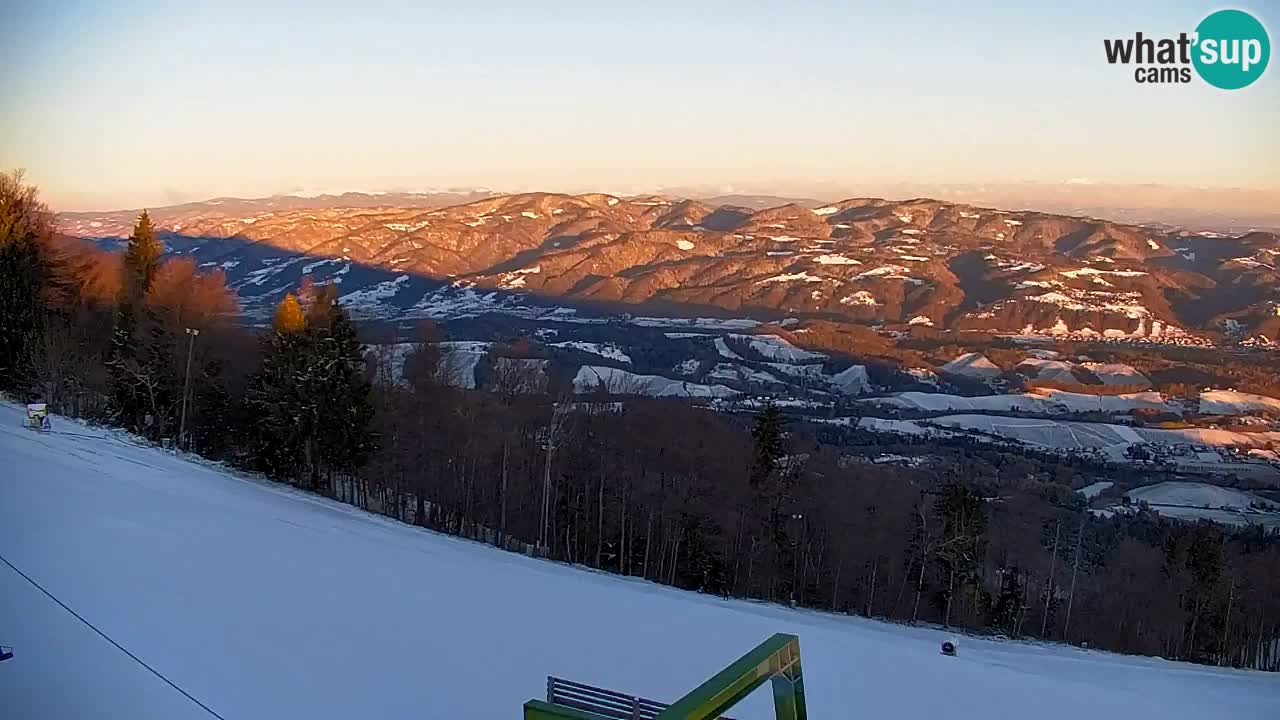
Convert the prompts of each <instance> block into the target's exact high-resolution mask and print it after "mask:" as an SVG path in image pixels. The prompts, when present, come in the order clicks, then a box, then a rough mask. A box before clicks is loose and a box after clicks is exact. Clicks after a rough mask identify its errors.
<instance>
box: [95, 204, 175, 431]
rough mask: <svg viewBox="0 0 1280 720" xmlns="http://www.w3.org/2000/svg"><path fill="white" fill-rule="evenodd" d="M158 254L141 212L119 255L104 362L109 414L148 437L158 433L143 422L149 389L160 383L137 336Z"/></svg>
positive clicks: (151, 403) (151, 355) (151, 400)
mask: <svg viewBox="0 0 1280 720" xmlns="http://www.w3.org/2000/svg"><path fill="white" fill-rule="evenodd" d="M163 252H164V246H163V245H162V244H161V243H160V241H159V240H158V239H156V235H155V228H154V227H153V226H152V224H151V216H150V215H148V214H147V211H146V210H143V211H142V214H141V215H139V216H138V222H137V224H136V225H134V228H133V234H132V235H130V236H129V245H128V248H127V249H126V250H125V254H124V268H123V277H122V278H121V284H120V295H119V297H118V298H117V299H116V314H115V322H114V324H113V327H112V331H111V357H110V359H109V361H108V365H109V367H110V370H111V405H112V412H113V414H114V415H115V417H116V419H117V421H118V422H120V424H122V425H124V426H125V427H127V428H130V429H132V430H135V431H136V430H141V431H144V432H147V433H148V434H149V435H154V434H155V433H156V432H159V430H160V429H159V428H155V427H152V426H151V425H150V424H148V423H146V422H145V421H144V418H145V417H146V416H147V415H148V414H153V413H149V410H151V409H154V408H155V406H156V405H157V404H158V399H157V398H155V397H154V389H155V388H158V387H159V384H158V383H159V379H157V378H155V377H153V373H154V372H155V371H157V370H158V369H159V368H160V365H159V364H157V361H158V358H157V357H155V348H152V349H151V351H150V352H139V347H138V346H139V338H138V337H137V331H138V327H139V324H140V323H141V321H142V319H143V318H142V314H143V313H144V312H145V308H144V300H145V298H146V295H147V291H148V290H150V289H151V284H152V282H153V281H154V280H155V276H156V271H157V270H158V269H159V266H160V255H161V253H163Z"/></svg>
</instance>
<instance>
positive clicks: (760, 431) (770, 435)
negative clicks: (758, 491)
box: [751, 403, 784, 488]
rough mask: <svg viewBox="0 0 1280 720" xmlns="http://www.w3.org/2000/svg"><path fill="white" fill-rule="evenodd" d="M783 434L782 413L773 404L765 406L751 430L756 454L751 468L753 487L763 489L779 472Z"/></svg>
mask: <svg viewBox="0 0 1280 720" xmlns="http://www.w3.org/2000/svg"><path fill="white" fill-rule="evenodd" d="M782 432H783V426H782V411H781V410H779V409H778V407H777V406H776V405H774V404H773V403H769V404H768V405H765V407H764V409H763V410H761V411H760V414H759V415H757V416H756V423H755V426H754V427H752V428H751V439H752V440H754V441H755V453H756V458H755V463H754V464H753V465H752V466H751V485H752V487H755V488H761V487H763V486H764V485H765V484H766V483H767V482H768V480H769V478H770V477H771V476H773V475H774V474H775V473H776V472H777V470H778V462H779V461H780V460H781V459H782V456H783V454H784V448H783V444H782Z"/></svg>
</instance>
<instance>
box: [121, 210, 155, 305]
mask: <svg viewBox="0 0 1280 720" xmlns="http://www.w3.org/2000/svg"><path fill="white" fill-rule="evenodd" d="M163 253H164V245H163V244H162V243H161V242H160V241H159V240H158V239H157V238H156V232H155V227H154V226H153V225H152V224H151V216H150V215H149V214H148V213H147V211H146V210H143V211H142V214H141V215H139V216H138V222H137V224H136V225H134V226H133V234H132V235H130V236H129V246H128V248H126V249H125V253H124V269H125V278H124V281H125V282H124V291H125V293H126V294H127V295H128V296H129V300H131V301H133V302H134V303H137V302H140V301H141V300H142V298H143V297H144V296H145V295H146V294H147V291H148V290H150V289H151V283H152V282H153V281H154V280H155V277H156V270H158V269H159V267H160V255H161V254H163Z"/></svg>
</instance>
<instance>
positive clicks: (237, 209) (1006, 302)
mask: <svg viewBox="0 0 1280 720" xmlns="http://www.w3.org/2000/svg"><path fill="white" fill-rule="evenodd" d="M760 204H763V203H760V202H755V203H747V202H744V201H743V199H742V198H728V199H719V200H691V199H681V198H676V197H669V196H661V195H649V196H637V197H625V198H624V197H617V196H613V195H607V194H598V193H597V194H582V195H564V194H551V193H523V194H516V195H490V194H488V193H486V192H472V191H462V192H440V193H430V194H403V193H399V194H397V193H393V194H363V193H347V194H344V195H340V196H320V197H293V196H277V197H272V198H263V199H256V200H240V199H230V198H224V199H214V200H208V201H204V202H198V203H187V204H183V205H175V206H170V207H164V208H157V209H154V210H152V211H151V216H152V218H153V220H154V222H155V223H156V225H157V228H158V229H159V231H160V233H161V237H162V238H163V239H164V240H165V243H166V247H167V249H168V251H169V252H170V253H172V254H175V255H187V256H192V257H193V258H195V259H196V261H197V262H198V263H199V264H200V265H201V266H203V267H206V268H221V269H222V270H223V271H224V272H225V273H226V276H227V278H228V283H229V284H230V285H231V286H232V287H234V288H235V289H236V290H237V292H238V293H239V295H240V297H241V302H242V304H243V307H244V309H245V312H246V315H247V316H248V317H250V318H262V317H265V315H266V313H267V312H268V311H269V309H270V307H271V306H272V305H274V303H275V302H277V301H278V300H279V298H280V297H281V296H282V295H283V294H284V293H285V292H286V291H288V290H289V289H290V288H293V287H296V286H297V284H298V283H299V282H300V281H301V280H302V279H303V277H304V276H306V277H310V278H312V279H313V280H315V281H317V282H325V281H329V282H335V283H338V284H339V287H340V295H341V297H342V302H344V303H345V304H347V305H348V306H349V307H350V308H351V309H352V311H353V313H354V314H356V315H357V316H363V317H368V318H381V319H407V318H413V317H423V316H433V317H445V318H448V317H451V316H459V315H468V314H469V315H475V314H477V313H482V312H486V311H489V310H497V311H503V312H511V313H515V314H520V313H525V314H530V315H534V316H537V315H541V314H550V315H554V316H555V317H558V318H561V319H563V318H567V317H570V316H573V317H578V318H586V317H589V316H593V315H601V314H604V315H607V314H616V313H621V312H627V313H639V314H655V315H682V316H691V315H703V314H712V315H719V316H722V317H724V316H729V317H743V318H757V319H763V320H780V319H783V318H788V317H794V318H801V319H803V318H821V319H826V320H833V321H843V322H850V323H856V324H866V325H874V326H878V327H881V328H882V329H887V330H894V329H901V330H909V329H911V328H913V327H923V328H933V329H935V330H944V329H950V330H983V331H991V332H1000V333H1019V334H1036V335H1047V336H1074V337H1078V338H1084V339H1092V338H1097V339H1113V340H1117V341H1127V340H1132V341H1146V342H1150V341H1157V342H1174V343H1204V342H1209V341H1214V342H1217V341H1222V340H1224V339H1244V338H1249V337H1257V336H1266V337H1270V338H1272V339H1274V338H1276V337H1277V335H1280V316H1278V315H1277V312H1280V311H1278V310H1277V307H1280V269H1278V267H1277V262H1280V237H1278V236H1277V235H1276V234H1275V233H1270V232H1250V233H1245V234H1242V235H1238V236H1225V235H1223V234H1221V233H1215V232H1207V231H1202V232H1198V233H1193V232H1190V231H1187V230H1179V229H1176V228H1169V227H1164V226H1160V227H1154V226H1141V225H1131V224H1124V223H1117V222H1112V221H1107V220H1101V219H1094V218H1087V217H1072V216H1064V215H1054V214H1048V213H1042V212H1032V211H1014V212H1010V211H1004V210H998V209H991V208H984V207H977V206H972V205H965V204H957V203H949V202H942V201H938V200H930V199H916V200H907V201H889V200H880V199H869V198H855V199H848V200H843V201H840V202H836V203H830V204H825V205H819V204H818V203H817V202H816V201H815V202H807V203H795V202H792V203H787V204H782V205H778V206H774V207H764V208H761V207H752V206H749V205H760ZM136 216H137V212H136V211H133V210H128V211H116V212H106V213H64V214H61V215H60V216H59V225H60V228H61V230H62V231H63V232H65V233H66V234H68V235H71V236H75V237H79V238H85V239H89V240H92V241H94V242H97V243H98V244H100V245H102V246H104V247H116V246H118V244H119V243H120V242H121V241H122V239H123V238H125V237H127V236H128V234H129V232H130V231H131V229H132V226H133V224H134V222H135V220H136Z"/></svg>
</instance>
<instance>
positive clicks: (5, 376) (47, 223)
mask: <svg viewBox="0 0 1280 720" xmlns="http://www.w3.org/2000/svg"><path fill="white" fill-rule="evenodd" d="M52 227H53V223H52V216H51V215H50V214H49V210H48V208H46V207H45V205H44V203H42V202H40V199H39V196H38V194H37V191H36V188H35V187H34V186H28V185H23V184H22V174H21V173H19V172H13V173H6V174H0V390H14V389H16V388H17V387H18V386H19V385H20V384H21V383H22V382H23V381H24V380H26V379H27V378H28V377H29V375H30V371H31V367H30V362H31V357H30V353H31V351H32V348H34V347H35V341H36V340H37V338H38V337H39V336H40V334H41V332H42V330H43V327H44V320H45V315H46V312H47V309H48V308H47V305H48V299H49V292H50V289H51V286H52V283H53V258H52V255H51V252H50V250H49V246H48V240H49V237H50V236H51V234H52Z"/></svg>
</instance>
